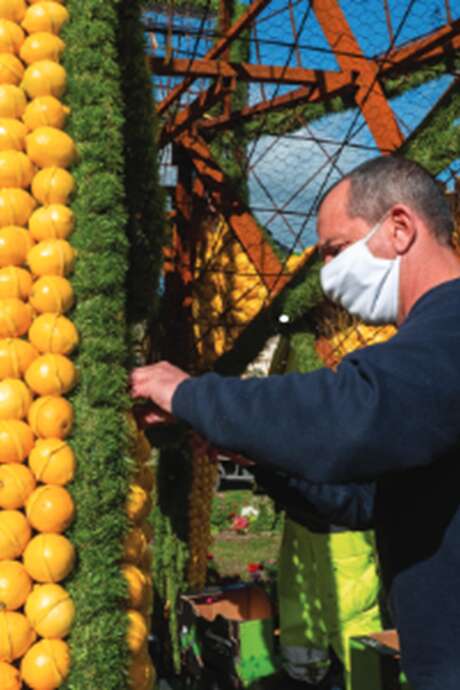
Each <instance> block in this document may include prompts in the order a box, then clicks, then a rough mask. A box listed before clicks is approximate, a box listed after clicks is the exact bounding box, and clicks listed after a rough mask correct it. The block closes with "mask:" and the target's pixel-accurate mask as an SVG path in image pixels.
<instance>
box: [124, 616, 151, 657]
mask: <svg viewBox="0 0 460 690" xmlns="http://www.w3.org/2000/svg"><path fill="white" fill-rule="evenodd" d="M126 613H127V616H128V630H127V633H126V642H127V643H128V648H129V650H130V651H131V652H132V653H133V654H138V653H139V652H140V651H141V649H142V647H143V646H144V645H145V643H146V641H147V636H148V634H149V630H148V626H147V621H146V620H145V616H143V615H142V613H139V611H136V610H135V609H128V611H127V612H126Z"/></svg>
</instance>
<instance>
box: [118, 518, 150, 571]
mask: <svg viewBox="0 0 460 690" xmlns="http://www.w3.org/2000/svg"><path fill="white" fill-rule="evenodd" d="M147 549H148V544H147V538H146V536H145V534H144V532H143V531H142V529H141V528H140V527H133V528H132V529H131V530H129V532H128V533H127V534H126V536H125V538H124V539H123V558H124V560H126V561H129V562H130V563H135V564H138V563H140V562H141V560H142V559H143V557H144V555H145V552H146V551H147Z"/></svg>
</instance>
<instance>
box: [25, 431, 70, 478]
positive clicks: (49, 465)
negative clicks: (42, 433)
mask: <svg viewBox="0 0 460 690" xmlns="http://www.w3.org/2000/svg"><path fill="white" fill-rule="evenodd" d="M29 467H30V469H31V470H32V472H33V474H34V475H35V478H36V479H37V481H40V482H44V483H45V484H57V485H59V486H64V485H65V484H67V483H68V482H70V481H72V479H73V477H74V474H75V455H74V452H73V450H72V448H71V447H70V446H69V445H68V444H67V443H65V441H62V440H61V439H60V438H46V439H38V440H37V442H36V443H35V446H34V448H33V449H32V452H31V453H30V455H29Z"/></svg>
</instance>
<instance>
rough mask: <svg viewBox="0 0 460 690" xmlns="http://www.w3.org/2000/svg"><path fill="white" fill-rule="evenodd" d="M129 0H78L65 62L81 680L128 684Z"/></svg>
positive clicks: (117, 689) (76, 666) (118, 689)
mask: <svg viewBox="0 0 460 690" xmlns="http://www.w3.org/2000/svg"><path fill="white" fill-rule="evenodd" d="M118 5H119V2H117V1H115V0H112V1H107V0H104V1H102V0H68V1H67V7H68V10H69V12H70V17H71V20H70V22H69V24H68V26H67V27H66V29H65V32H64V34H63V38H64V40H65V41H66V50H65V54H64V59H63V64H64V67H65V69H66V71H67V75H68V91H67V97H66V98H67V103H68V104H69V106H70V107H71V118H70V126H69V129H68V131H69V134H70V135H71V136H72V137H73V138H74V140H75V142H76V145H77V147H78V151H79V154H80V159H79V162H78V164H77V165H76V166H75V167H74V169H73V170H72V172H73V174H74V176H75V179H76V183H77V190H78V191H77V194H76V196H75V200H74V202H73V204H72V208H73V211H74V213H75V217H76V231H75V233H74V234H73V235H72V238H71V239H72V244H73V245H74V247H75V248H76V250H77V252H78V261H77V266H76V271H75V274H74V276H73V277H72V283H73V286H74V289H75V294H76V300H77V306H76V309H75V310H74V313H73V315H72V318H73V319H74V322H75V325H76V326H77V328H78V331H79V333H80V338H81V345H80V348H79V352H78V355H77V359H76V364H77V366H78V369H79V371H80V385H79V387H78V389H77V390H76V392H75V394H74V395H73V396H72V403H73V405H74V409H75V414H76V423H75V430H74V434H73V436H72V438H71V444H72V446H73V448H74V449H75V452H76V456H77V461H78V469H77V474H76V478H75V482H74V483H73V485H72V493H73V496H74V499H75V503H76V506H77V512H76V519H75V522H74V524H73V526H72V529H71V534H70V536H71V539H72V541H73V543H74V544H75V546H76V548H77V553H78V564H77V568H76V570H75V572H74V573H73V575H72V577H71V578H70V580H69V583H68V584H69V590H70V591H71V594H72V596H73V598H74V600H75V604H76V609H77V615H76V620H75V624H74V626H73V629H72V633H71V636H70V639H69V642H70V646H71V656H72V664H71V673H70V676H69V679H68V681H67V683H66V684H65V686H66V687H68V688H70V689H72V690H94V688H96V687H97V688H99V689H100V690H125V688H126V687H127V681H126V668H127V664H128V650H127V645H126V641H125V638H126V629H127V619H126V615H125V613H124V611H123V603H124V598H125V594H126V583H125V581H124V580H123V579H122V576H121V573H120V568H119V562H120V557H121V550H122V549H121V543H122V537H123V534H124V533H125V531H126V529H127V519H126V517H125V515H124V503H125V500H126V496H127V487H128V478H129V462H128V461H127V452H128V441H129V439H128V429H127V424H126V423H123V419H124V414H125V413H126V411H127V410H128V409H129V407H130V402H129V399H128V397H127V392H126V391H127V374H126V366H125V363H126V358H127V348H126V320H125V295H126V290H125V281H126V274H127V269H128V261H127V256H128V243H127V239H126V235H125V226H126V221H127V217H126V212H125V206H124V202H125V196H124V186H123V175H124V156H123V112H122V94H121V91H120V70H119V58H118V50H117V37H118V33H119V30H120V27H119V18H118V13H117V10H118Z"/></svg>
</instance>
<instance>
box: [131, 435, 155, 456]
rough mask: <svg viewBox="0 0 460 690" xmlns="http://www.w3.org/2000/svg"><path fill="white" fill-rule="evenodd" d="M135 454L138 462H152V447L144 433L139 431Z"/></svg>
mask: <svg viewBox="0 0 460 690" xmlns="http://www.w3.org/2000/svg"><path fill="white" fill-rule="evenodd" d="M134 453H135V456H136V460H139V462H147V460H150V457H151V455H152V446H151V445H150V443H149V441H148V439H147V436H146V435H145V434H144V432H143V431H139V432H138V433H137V435H136V448H135V451H134Z"/></svg>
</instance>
